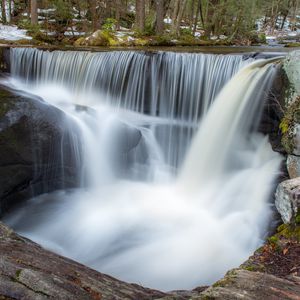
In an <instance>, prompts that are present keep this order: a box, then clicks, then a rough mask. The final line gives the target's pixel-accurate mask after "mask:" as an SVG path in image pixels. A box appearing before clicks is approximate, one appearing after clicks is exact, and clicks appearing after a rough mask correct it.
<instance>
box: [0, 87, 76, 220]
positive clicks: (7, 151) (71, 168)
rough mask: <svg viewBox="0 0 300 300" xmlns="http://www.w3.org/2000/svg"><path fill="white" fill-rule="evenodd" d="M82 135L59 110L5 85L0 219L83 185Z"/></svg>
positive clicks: (0, 121)
mask: <svg viewBox="0 0 300 300" xmlns="http://www.w3.org/2000/svg"><path fill="white" fill-rule="evenodd" d="M79 134H80V131H79V130H77V125H76V124H75V122H74V121H73V122H72V120H70V119H69V118H68V117H67V116H66V115H65V114H64V113H63V112H62V111H61V110H59V109H58V108H56V107H54V106H50V105H49V104H47V103H46V102H44V101H43V100H41V99H40V98H38V97H35V96H33V95H18V94H15V93H13V92H11V91H10V90H8V89H6V88H4V87H0V215H1V214H3V213H4V212H5V211H7V210H8V209H10V208H11V207H12V206H14V205H15V204H17V203H19V202H21V201H24V200H25V199H28V198H31V197H33V196H36V195H39V194H40V193H42V192H43V193H47V192H51V191H54V190H57V189H61V188H71V187H76V186H78V184H79V180H80V178H79V172H78V169H79V168H80V155H79V153H80V152H81V148H80V147H81V146H80V145H81V144H80V143H78V141H77V139H78V138H79ZM76 141H77V142H76ZM76 145H79V146H76Z"/></svg>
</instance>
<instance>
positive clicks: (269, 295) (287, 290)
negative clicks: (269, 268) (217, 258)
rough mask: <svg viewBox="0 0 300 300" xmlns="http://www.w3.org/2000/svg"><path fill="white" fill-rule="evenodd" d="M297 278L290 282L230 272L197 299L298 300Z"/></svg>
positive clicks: (241, 272)
mask: <svg viewBox="0 0 300 300" xmlns="http://www.w3.org/2000/svg"><path fill="white" fill-rule="evenodd" d="M299 294H300V280H299V277H295V278H291V280H287V279H282V278H278V277H276V276H273V275H269V274H266V273H259V272H250V271H246V270H242V269H237V270H232V271H230V272H229V273H228V274H227V275H226V276H225V277H224V278H223V279H221V280H220V281H218V282H217V283H215V284H214V285H213V286H212V287H210V288H209V289H207V290H206V291H205V292H203V293H202V294H201V297H200V298H197V299H215V300H217V299H220V300H232V299H244V300H252V299H261V300H263V299H299Z"/></svg>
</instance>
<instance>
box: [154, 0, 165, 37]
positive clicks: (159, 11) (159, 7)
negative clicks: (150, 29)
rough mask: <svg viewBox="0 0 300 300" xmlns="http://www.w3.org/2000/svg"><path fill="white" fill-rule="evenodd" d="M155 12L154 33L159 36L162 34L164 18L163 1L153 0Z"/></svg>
mask: <svg viewBox="0 0 300 300" xmlns="http://www.w3.org/2000/svg"><path fill="white" fill-rule="evenodd" d="M155 10H156V26H155V33H156V34H157V35H159V34H162V33H163V32H164V17H165V4H164V0H155Z"/></svg>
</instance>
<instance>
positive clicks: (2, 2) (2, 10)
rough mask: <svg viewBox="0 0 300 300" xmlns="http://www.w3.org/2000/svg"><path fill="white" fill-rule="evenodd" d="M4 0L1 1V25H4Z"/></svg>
mask: <svg viewBox="0 0 300 300" xmlns="http://www.w3.org/2000/svg"><path fill="white" fill-rule="evenodd" d="M5 2H6V1H5V0H2V1H1V15H2V23H3V24H6V11H5Z"/></svg>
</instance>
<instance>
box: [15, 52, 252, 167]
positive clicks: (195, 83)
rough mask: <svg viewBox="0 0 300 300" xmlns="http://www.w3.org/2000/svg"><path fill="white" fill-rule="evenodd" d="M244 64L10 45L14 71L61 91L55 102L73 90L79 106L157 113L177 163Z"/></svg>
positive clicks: (230, 59) (156, 128)
mask: <svg viewBox="0 0 300 300" xmlns="http://www.w3.org/2000/svg"><path fill="white" fill-rule="evenodd" d="M245 63H249V60H247V61H244V60H243V56H242V55H226V56H225V55H204V54H182V53H178V54H176V53H162V52H158V53H144V52H141V53H139V52H129V51H128V52H122V51H120V52H102V53H101V52H100V53H99V52H98V53H91V52H72V51H68V52H65V51H53V52H48V51H40V50H36V49H30V48H26V49H22V48H16V49H12V50H11V73H12V75H13V76H14V78H20V79H22V80H23V81H25V82H26V84H27V88H28V86H29V85H30V90H31V91H34V90H36V89H38V91H37V93H41V91H42V90H43V89H44V90H43V91H44V93H43V92H42V94H43V95H46V96H47V95H49V94H55V91H57V92H56V94H55V96H56V98H57V99H52V100H54V101H56V102H58V101H59V99H60V98H61V95H62V94H66V93H71V94H72V99H71V100H70V101H71V102H72V103H76V104H78V105H83V106H89V107H94V106H99V105H102V106H103V105H109V107H110V108H114V109H115V110H119V109H120V108H123V109H126V110H130V111H134V112H137V113H145V114H147V115H149V116H152V117H157V118H156V121H155V122H151V124H150V125H149V126H150V127H151V128H150V130H151V132H152V133H153V134H154V136H155V138H156V140H158V141H159V143H160V146H161V149H162V156H163V159H164V160H165V161H166V164H167V165H169V166H170V167H173V168H177V167H178V166H179V165H180V163H181V162H182V161H183V158H184V155H185V152H186V148H187V146H188V145H189V142H190V140H191V137H192V135H193V134H194V132H195V130H196V129H197V125H198V121H199V119H200V118H201V116H202V115H203V114H205V113H206V112H207V110H208V107H209V106H210V104H211V102H212V101H213V99H214V98H215V96H216V95H217V94H218V92H219V91H220V89H221V88H222V87H223V86H224V84H225V83H226V82H227V81H228V80H229V79H230V78H231V77H232V76H233V75H234V74H235V73H236V72H237V71H238V69H239V68H241V66H243V65H244V64H245ZM46 87H47V89H45V88H46ZM69 98H70V97H69ZM174 142H175V143H176V147H175V146H174Z"/></svg>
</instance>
